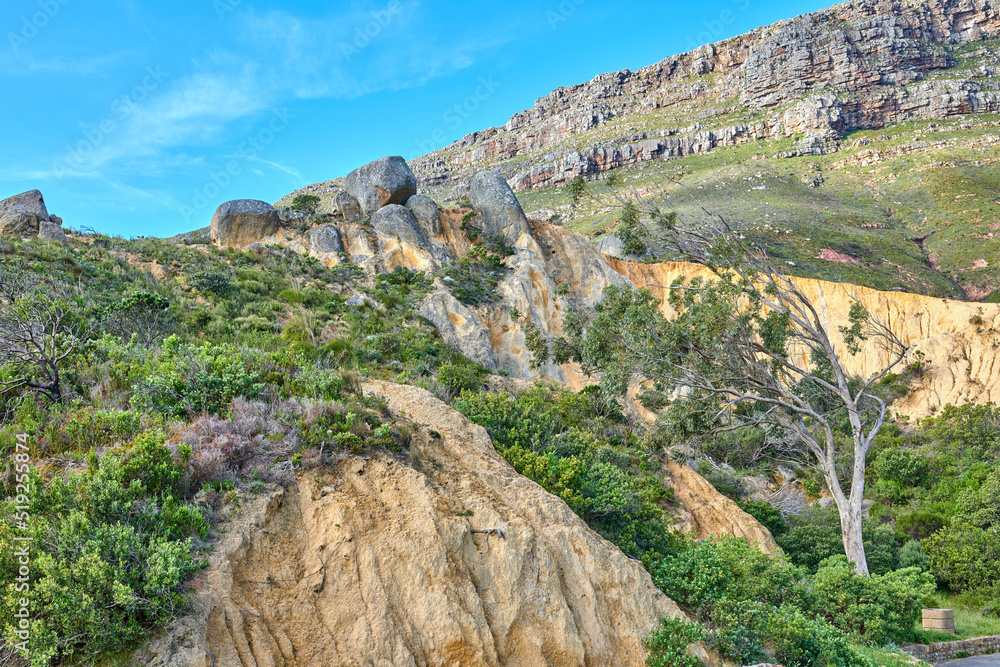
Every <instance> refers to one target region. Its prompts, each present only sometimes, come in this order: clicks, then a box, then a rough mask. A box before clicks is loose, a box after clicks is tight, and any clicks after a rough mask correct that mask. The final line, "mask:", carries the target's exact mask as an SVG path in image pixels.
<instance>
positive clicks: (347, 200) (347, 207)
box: [334, 190, 364, 222]
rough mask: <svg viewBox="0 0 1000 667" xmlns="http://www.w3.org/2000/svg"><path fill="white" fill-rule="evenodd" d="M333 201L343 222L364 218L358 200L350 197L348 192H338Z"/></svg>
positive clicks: (357, 220) (358, 220)
mask: <svg viewBox="0 0 1000 667" xmlns="http://www.w3.org/2000/svg"><path fill="white" fill-rule="evenodd" d="M334 203H335V204H336V206H337V210H338V211H340V215H341V216H342V217H343V218H344V221H345V222H361V220H362V218H364V214H363V213H362V212H361V205H360V204H358V200H357V199H355V198H354V197H352V196H351V194H350V193H349V192H347V191H345V190H341V191H340V192H338V193H337V197H336V199H334Z"/></svg>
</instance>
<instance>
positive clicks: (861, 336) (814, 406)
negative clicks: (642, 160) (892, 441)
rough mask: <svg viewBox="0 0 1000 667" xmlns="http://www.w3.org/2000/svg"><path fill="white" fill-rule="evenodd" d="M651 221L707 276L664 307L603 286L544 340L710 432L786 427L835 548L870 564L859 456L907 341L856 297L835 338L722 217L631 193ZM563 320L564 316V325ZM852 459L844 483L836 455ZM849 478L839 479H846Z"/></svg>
mask: <svg viewBox="0 0 1000 667" xmlns="http://www.w3.org/2000/svg"><path fill="white" fill-rule="evenodd" d="M640 208H641V209H642V210H643V212H644V213H646V214H647V215H648V216H649V217H650V218H651V219H652V220H654V221H655V222H656V223H657V225H656V230H655V231H653V232H652V237H653V240H654V242H655V243H656V244H657V246H658V249H659V250H660V251H661V252H663V251H666V252H667V253H669V254H670V255H672V256H673V257H674V258H676V259H680V260H684V261H687V262H692V263H694V264H698V265H700V266H702V267H705V268H706V269H708V272H709V273H708V275H709V277H708V278H707V279H701V278H695V279H692V280H684V279H678V280H676V281H674V282H673V283H672V284H671V285H669V286H657V287H661V288H664V289H666V290H667V293H668V300H669V303H670V305H671V307H672V308H673V310H674V311H675V315H674V316H673V317H671V318H667V317H664V316H663V315H662V314H661V312H660V310H659V307H660V305H661V304H660V302H659V301H658V300H657V299H655V298H654V297H653V295H652V293H651V292H649V291H647V290H635V289H632V288H621V287H614V286H612V287H609V288H607V290H606V291H605V295H604V299H603V301H602V302H601V304H599V306H598V307H597V308H596V309H595V312H594V313H593V314H592V316H591V317H590V318H589V320H588V321H586V322H585V323H584V324H581V325H577V326H576V330H575V331H572V330H571V331H570V335H569V336H568V337H567V338H566V339H564V340H560V341H555V343H554V345H553V347H554V349H555V355H556V357H561V358H562V359H576V360H578V361H580V362H582V363H583V365H584V368H585V370H588V372H594V371H599V372H601V373H602V380H601V381H602V384H603V385H605V386H606V387H607V388H608V389H610V390H612V391H615V392H616V393H619V394H624V392H625V391H626V390H627V389H628V387H629V386H632V385H634V384H636V383H640V382H642V383H649V382H652V383H653V385H654V388H655V390H658V391H660V392H663V393H664V394H666V395H668V396H670V397H671V398H672V399H673V400H674V401H681V402H682V404H683V405H684V410H685V412H686V415H685V418H695V417H697V415H696V414H695V413H694V412H691V410H695V411H697V410H698V409H699V406H700V409H701V410H706V409H710V410H709V411H708V412H703V413H702V414H703V416H705V417H706V418H705V419H704V424H705V425H711V426H710V427H711V428H713V429H714V430H716V431H721V430H735V429H737V428H745V427H746V426H748V425H751V426H754V425H764V426H768V427H770V428H775V427H777V428H778V429H781V430H784V431H785V432H787V433H789V434H792V435H794V436H795V438H796V439H797V440H798V441H799V442H800V443H801V445H802V446H804V448H805V449H806V450H807V451H808V452H809V454H810V455H811V458H812V459H813V461H814V464H815V466H816V467H817V468H818V469H819V470H820V471H821V472H822V474H823V477H824V478H825V480H826V484H827V487H828V488H829V490H830V492H831V494H832V495H833V499H834V501H835V502H836V505H837V508H838V510H839V513H840V521H841V527H842V529H843V539H844V550H845V553H846V554H847V556H848V558H849V559H850V560H851V561H852V562H853V563H854V565H855V569H856V571H857V572H858V573H859V574H867V573H868V565H867V560H866V558H865V551H864V544H863V538H862V534H861V519H862V501H863V495H864V488H865V459H866V456H867V453H868V449H869V447H870V446H871V443H872V440H873V439H874V438H875V436H876V435H877V434H878V432H879V429H880V428H881V427H882V424H883V422H884V420H885V416H886V402H885V401H884V400H883V399H882V398H881V397H879V396H878V394H877V391H876V388H877V383H878V382H879V381H880V380H881V379H882V378H884V377H886V375H887V374H889V373H890V372H891V371H892V369H893V368H894V367H895V366H897V365H898V364H899V363H900V362H901V361H902V360H903V359H904V357H905V355H906V353H907V346H906V345H904V344H903V343H902V341H901V340H900V339H899V338H898V337H897V336H896V335H895V334H894V333H893V332H892V331H891V330H890V328H889V327H888V326H886V325H885V324H884V323H882V322H881V321H880V319H879V318H878V317H877V314H875V313H871V312H869V311H868V310H867V309H866V308H865V307H864V306H863V305H862V304H861V303H860V302H859V301H858V300H857V299H856V298H855V299H854V302H853V305H852V306H851V308H850V313H849V316H848V319H847V321H846V322H845V323H844V324H843V326H840V327H839V328H838V329H839V332H840V334H841V337H842V339H843V341H844V345H843V346H841V347H840V348H839V349H838V348H837V347H835V345H834V341H833V338H832V336H831V331H830V329H829V328H828V327H829V324H828V323H827V322H825V321H824V318H823V316H822V315H821V313H820V312H819V311H818V310H817V308H816V306H815V305H814V304H813V303H812V302H811V300H810V299H809V297H808V296H806V294H804V293H803V292H802V290H801V289H800V288H799V286H798V285H797V284H796V282H795V281H794V280H792V279H791V278H789V277H788V276H786V275H784V274H783V273H781V272H779V271H778V270H777V268H776V267H775V265H774V264H773V263H772V262H771V260H770V259H769V258H768V256H767V254H766V252H764V250H763V249H761V248H756V247H752V246H751V245H750V244H748V243H747V242H746V240H745V239H744V238H743V236H742V235H741V234H739V233H738V232H737V231H734V230H733V229H732V228H731V227H730V225H729V224H728V223H727V222H726V220H724V219H723V218H722V217H720V216H718V215H713V214H710V213H708V212H707V211H704V209H702V210H703V212H704V213H705V219H704V220H701V221H697V223H696V224H685V225H682V224H679V223H678V220H677V216H676V214H675V213H673V212H668V211H664V210H662V209H660V208H658V207H657V206H656V205H652V204H649V203H644V202H641V207H640ZM571 329H572V327H571ZM866 344H867V347H866V350H867V351H868V353H871V352H872V351H873V347H872V346H875V348H874V349H875V350H876V351H877V352H879V353H881V354H882V355H883V356H882V358H883V359H885V360H886V362H885V364H884V365H883V366H881V368H879V369H878V370H877V371H875V372H872V373H870V374H868V375H867V376H866V377H856V376H852V375H851V374H849V373H848V371H847V369H846V368H845V366H844V361H845V359H846V357H847V356H853V355H856V354H858V353H859V352H860V351H861V349H862V346H863V345H866ZM843 459H850V466H851V468H850V470H851V471H850V476H849V481H850V489H849V491H845V485H844V484H843V483H842V480H841V477H842V474H841V473H840V472H839V471H838V463H840V464H841V465H842V464H843ZM844 481H845V482H846V481H847V480H846V479H845V480H844Z"/></svg>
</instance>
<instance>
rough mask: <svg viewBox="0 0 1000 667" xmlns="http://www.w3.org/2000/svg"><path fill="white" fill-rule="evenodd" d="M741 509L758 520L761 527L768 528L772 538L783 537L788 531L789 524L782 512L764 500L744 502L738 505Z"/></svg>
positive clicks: (739, 502)
mask: <svg viewBox="0 0 1000 667" xmlns="http://www.w3.org/2000/svg"><path fill="white" fill-rule="evenodd" d="M736 504H737V505H739V507H740V509H741V510H743V511H744V512H746V513H747V514H749V515H750V516H752V517H753V518H755V519H757V521H758V522H759V523H760V525H762V526H764V527H765V528H767V530H768V531H769V532H770V533H771V535H772V536H774V537H777V536H779V535H783V534H784V533H785V531H786V530H788V524H787V523H786V522H785V519H784V517H782V516H781V510H779V509H778V508H777V507H775V506H774V505H772V504H771V503H769V502H767V501H764V500H742V501H738V502H737V503H736Z"/></svg>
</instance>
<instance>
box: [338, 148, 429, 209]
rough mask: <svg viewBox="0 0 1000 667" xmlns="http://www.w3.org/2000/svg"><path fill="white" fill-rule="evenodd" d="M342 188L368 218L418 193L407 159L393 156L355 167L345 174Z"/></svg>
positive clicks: (415, 179)
mask: <svg viewBox="0 0 1000 667" xmlns="http://www.w3.org/2000/svg"><path fill="white" fill-rule="evenodd" d="M344 186H345V187H346V189H347V192H348V194H350V195H351V196H352V197H354V199H355V200H357V202H358V204H360V206H361V210H362V212H363V213H364V214H365V215H367V216H371V215H372V214H374V213H375V211H377V210H379V209H380V208H382V207H383V206H388V205H389V204H405V203H406V200H407V199H409V198H410V197H412V196H413V195H415V194H417V177H416V176H414V175H413V172H412V171H410V167H409V166H408V165H407V164H406V160H404V159H403V158H402V157H400V156H398V155H392V156H389V157H383V158H379V159H378V160H375V161H374V162H369V163H368V164H366V165H364V166H362V167H358V168H357V169H355V170H354V171H352V172H351V173H350V174H348V175H347V180H346V181H345V183H344Z"/></svg>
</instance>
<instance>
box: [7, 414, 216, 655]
mask: <svg viewBox="0 0 1000 667" xmlns="http://www.w3.org/2000/svg"><path fill="white" fill-rule="evenodd" d="M182 476H183V468H182V466H181V465H180V464H178V463H176V462H174V461H173V459H172V457H171V455H170V452H169V450H167V448H166V447H165V446H164V445H163V436H162V434H158V433H149V434H145V435H143V436H141V437H140V438H138V439H137V440H136V441H135V443H134V444H133V445H132V447H131V448H129V449H118V450H114V451H113V452H111V453H109V454H107V455H105V456H104V457H102V458H101V459H100V461H99V462H97V463H95V464H93V465H92V467H91V470H89V471H88V472H87V473H85V474H77V473H74V472H68V473H66V474H65V476H64V477H57V478H54V479H52V480H44V479H42V478H41V477H40V476H39V475H38V474H36V473H34V472H32V473H31V475H30V487H31V491H30V495H29V498H30V502H29V506H30V510H29V512H28V515H29V516H28V519H27V522H26V525H25V528H24V531H23V532H22V531H21V530H19V529H18V528H17V527H16V526H15V525H14V524H12V523H10V522H8V521H5V522H4V523H3V524H0V549H2V553H0V572H2V574H3V577H4V581H14V580H15V578H16V577H17V570H18V561H17V558H16V556H15V555H14V554H15V551H16V548H17V547H16V543H15V542H14V538H15V536H17V535H18V534H25V533H26V534H27V535H29V536H30V537H31V539H32V551H33V554H32V555H33V558H32V568H31V573H30V575H29V576H30V581H29V582H28V583H29V588H28V590H27V591H24V592H18V591H16V590H15V588H14V587H13V586H9V587H7V588H5V589H4V590H3V592H2V593H0V613H2V614H3V618H4V619H7V620H6V621H5V625H4V627H3V634H4V637H5V639H6V640H7V642H8V645H12V644H13V643H14V642H12V641H11V640H12V639H13V636H14V635H13V630H14V626H13V624H12V623H11V621H12V620H14V619H15V617H14V611H15V609H17V608H19V598H21V597H27V598H28V600H29V604H30V607H31V609H32V610H33V618H32V620H31V640H32V643H31V646H32V655H31V659H32V665H39V666H43V665H48V664H49V663H50V661H52V660H57V661H60V663H62V662H64V661H70V660H76V661H79V662H81V663H84V664H94V663H96V662H97V658H98V657H99V656H100V655H102V654H103V653H105V652H107V651H110V650H120V648H121V647H123V646H128V645H129V644H131V643H133V642H135V641H138V640H140V639H142V638H143V637H145V636H146V635H147V630H148V628H150V627H153V626H155V625H158V624H161V623H164V622H166V621H168V620H170V619H171V618H173V617H174V616H176V615H177V614H178V613H179V612H180V611H182V610H183V608H184V605H185V598H184V597H183V596H182V594H181V592H180V585H181V583H182V582H183V581H184V580H185V579H186V578H187V577H188V576H189V575H190V574H191V573H193V572H194V571H195V570H196V569H197V568H198V566H199V564H198V563H196V562H195V561H194V559H193V558H192V556H191V554H190V551H191V542H190V536H192V535H200V536H204V535H205V534H206V532H207V527H208V525H207V523H206V521H205V519H204V517H203V515H202V514H201V512H200V511H199V510H198V509H196V508H195V507H193V506H191V505H186V504H184V503H182V502H180V501H179V500H177V498H178V497H180V494H181V492H182V491H183V489H181V488H180V486H179V483H180V479H181V477H182ZM13 504H14V499H7V500H5V501H4V502H3V503H2V505H3V509H2V511H3V513H4V515H5V516H12V515H13V507H12V505H13Z"/></svg>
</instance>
